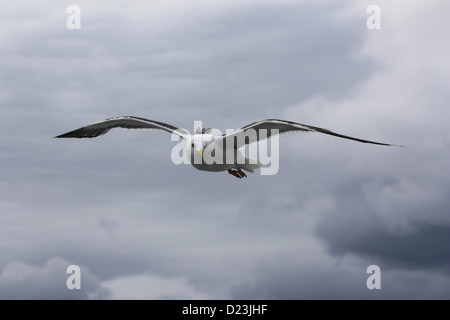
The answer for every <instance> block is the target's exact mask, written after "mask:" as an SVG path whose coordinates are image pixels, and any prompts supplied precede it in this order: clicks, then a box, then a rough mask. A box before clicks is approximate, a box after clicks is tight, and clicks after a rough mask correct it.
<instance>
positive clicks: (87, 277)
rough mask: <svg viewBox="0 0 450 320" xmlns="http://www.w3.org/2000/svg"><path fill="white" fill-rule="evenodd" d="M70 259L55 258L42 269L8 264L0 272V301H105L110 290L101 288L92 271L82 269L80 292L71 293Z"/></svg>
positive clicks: (72, 291) (16, 263)
mask: <svg viewBox="0 0 450 320" xmlns="http://www.w3.org/2000/svg"><path fill="white" fill-rule="evenodd" d="M70 265H72V263H70V262H69V261H67V260H64V259H61V258H52V259H49V260H48V261H46V262H45V264H44V265H42V266H34V265H29V264H26V263H23V262H20V261H17V262H12V263H9V264H8V265H6V266H5V267H4V268H3V269H2V270H1V273H0V299H62V300H64V299H105V298H108V297H109V294H110V292H109V290H108V289H107V288H105V287H102V285H101V284H100V282H99V281H98V279H97V278H96V277H95V276H94V275H93V274H92V273H90V271H89V270H88V269H87V268H85V267H83V266H81V273H80V275H81V289H72V290H69V289H68V288H67V285H66V281H67V278H68V277H69V276H70V274H68V273H67V272H66V271H67V267H68V266H70Z"/></svg>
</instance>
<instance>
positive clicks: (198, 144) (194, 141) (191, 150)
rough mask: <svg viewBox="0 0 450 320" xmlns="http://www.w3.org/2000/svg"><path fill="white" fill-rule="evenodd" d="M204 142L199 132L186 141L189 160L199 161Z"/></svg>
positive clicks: (201, 158)
mask: <svg viewBox="0 0 450 320" xmlns="http://www.w3.org/2000/svg"><path fill="white" fill-rule="evenodd" d="M205 146H206V143H205V141H204V140H203V137H202V135H201V134H194V135H192V136H191V138H190V139H189V140H188V141H187V150H188V154H190V156H191V160H192V161H194V160H195V163H201V162H202V160H203V151H204V150H205Z"/></svg>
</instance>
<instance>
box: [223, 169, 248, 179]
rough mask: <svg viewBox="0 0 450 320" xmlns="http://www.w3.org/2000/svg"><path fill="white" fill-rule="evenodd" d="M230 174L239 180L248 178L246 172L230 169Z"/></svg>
mask: <svg viewBox="0 0 450 320" xmlns="http://www.w3.org/2000/svg"><path fill="white" fill-rule="evenodd" d="M228 173H229V174H232V175H233V176H235V177H236V178H239V179H242V178H243V177H247V175H246V174H245V172H244V171H242V170H241V169H238V170H233V169H228Z"/></svg>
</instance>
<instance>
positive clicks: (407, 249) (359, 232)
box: [317, 204, 450, 273]
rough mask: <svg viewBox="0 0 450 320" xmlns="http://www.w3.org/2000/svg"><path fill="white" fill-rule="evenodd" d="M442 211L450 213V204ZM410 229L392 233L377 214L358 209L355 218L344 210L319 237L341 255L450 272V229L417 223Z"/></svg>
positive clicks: (319, 231) (327, 223) (322, 227)
mask: <svg viewBox="0 0 450 320" xmlns="http://www.w3.org/2000/svg"><path fill="white" fill-rule="evenodd" d="M341 207H343V206H341ZM428 210H432V209H431V208H429V209H428ZM442 210H446V211H447V210H448V204H447V205H446V206H445V207H443V208H442ZM356 215H361V216H362V217H363V218H358V217H356ZM337 216H338V217H339V218H336V217H337ZM410 228H411V230H408V231H401V230H398V229H393V230H389V228H388V226H386V225H385V224H383V223H382V222H381V221H380V220H379V219H377V217H376V215H374V214H373V213H370V212H367V211H364V210H361V209H357V210H356V211H353V212H352V214H351V215H349V214H347V213H346V212H345V211H343V212H339V213H337V215H333V216H330V217H329V218H328V220H323V221H322V222H321V224H320V225H319V226H318V229H317V234H318V235H319V236H320V237H322V238H323V239H324V240H325V241H326V243H327V246H328V248H329V251H330V252H331V253H332V254H335V255H338V256H341V255H345V254H349V253H353V254H356V255H358V256H365V257H372V258H377V259H379V260H380V261H381V262H382V263H384V264H393V265H396V266H399V267H403V268H407V269H412V270H416V269H424V268H425V269H427V268H430V269H438V270H441V271H442V272H447V273H448V272H449V267H448V266H449V265H450V226H447V225H435V224H431V223H429V222H413V223H412V225H411V226H410Z"/></svg>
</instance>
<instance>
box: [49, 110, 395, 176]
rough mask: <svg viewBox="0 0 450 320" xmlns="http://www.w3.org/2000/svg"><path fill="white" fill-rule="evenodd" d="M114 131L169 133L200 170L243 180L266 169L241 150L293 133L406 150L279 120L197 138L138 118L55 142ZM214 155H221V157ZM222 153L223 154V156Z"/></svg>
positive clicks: (100, 123) (202, 133)
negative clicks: (178, 140) (119, 129)
mask: <svg viewBox="0 0 450 320" xmlns="http://www.w3.org/2000/svg"><path fill="white" fill-rule="evenodd" d="M113 128H125V129H144V130H163V131H167V132H169V133H171V134H174V135H176V136H179V137H180V138H182V139H183V140H184V141H186V146H185V149H184V151H185V152H186V154H187V155H188V156H190V163H191V164H192V165H193V166H194V167H195V168H196V169H198V170H203V171H210V172H221V171H228V173H229V174H231V175H233V176H235V177H236V178H239V179H241V178H244V177H247V175H246V174H245V172H244V171H243V170H245V171H247V172H254V170H255V169H258V168H260V167H262V166H264V164H263V163H261V162H259V161H256V160H252V159H249V158H246V157H245V156H244V155H243V154H242V153H241V151H240V150H239V149H241V148H243V147H245V146H247V145H250V144H252V143H255V142H259V141H263V140H265V139H269V138H271V137H274V136H276V135H281V134H285V133H290V132H320V133H324V134H328V135H332V136H335V137H339V138H344V139H349V140H354V141H358V142H362V143H370V144H376V145H381V146H397V147H403V146H401V145H394V144H388V143H381V142H375V141H369V140H364V139H360V138H355V137H351V136H346V135H342V134H339V133H336V132H333V131H330V130H328V129H323V128H319V127H314V126H310V125H306V124H301V123H297V122H293V121H286V120H279V119H266V120H261V121H257V122H253V123H251V124H249V125H246V126H244V127H242V128H240V129H238V130H236V131H234V132H232V133H227V134H215V133H213V132H212V129H211V128H201V129H200V128H199V129H197V130H196V132H195V133H194V134H190V133H189V131H187V130H185V129H182V128H178V127H175V126H173V125H170V124H167V123H164V122H160V121H155V120H150V119H145V118H140V117H135V116H123V117H114V118H108V119H106V120H103V121H98V122H95V123H92V124H90V125H87V126H84V127H81V128H79V129H76V130H73V131H70V132H66V133H63V134H61V135H58V136H56V137H54V138H95V137H98V136H101V135H104V134H105V133H107V132H108V131H109V130H111V129H113ZM206 150H209V151H211V150H212V152H211V153H210V154H209V155H207V154H206V152H205V151H206ZM214 153H217V155H215V154H214ZM220 153H222V154H221V155H220ZM208 156H209V158H208ZM215 156H217V158H218V159H219V160H223V161H211V159H213V160H217V159H216V158H215Z"/></svg>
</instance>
